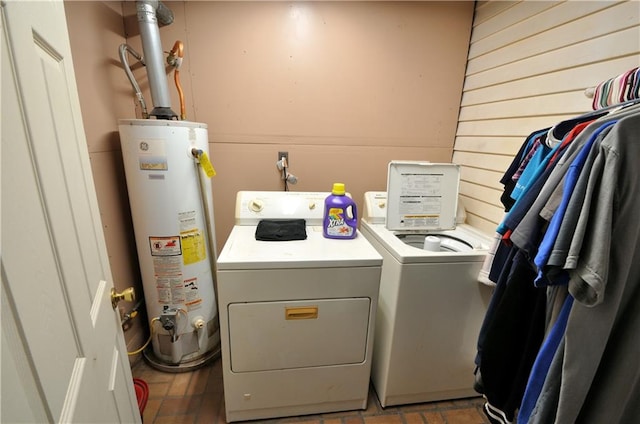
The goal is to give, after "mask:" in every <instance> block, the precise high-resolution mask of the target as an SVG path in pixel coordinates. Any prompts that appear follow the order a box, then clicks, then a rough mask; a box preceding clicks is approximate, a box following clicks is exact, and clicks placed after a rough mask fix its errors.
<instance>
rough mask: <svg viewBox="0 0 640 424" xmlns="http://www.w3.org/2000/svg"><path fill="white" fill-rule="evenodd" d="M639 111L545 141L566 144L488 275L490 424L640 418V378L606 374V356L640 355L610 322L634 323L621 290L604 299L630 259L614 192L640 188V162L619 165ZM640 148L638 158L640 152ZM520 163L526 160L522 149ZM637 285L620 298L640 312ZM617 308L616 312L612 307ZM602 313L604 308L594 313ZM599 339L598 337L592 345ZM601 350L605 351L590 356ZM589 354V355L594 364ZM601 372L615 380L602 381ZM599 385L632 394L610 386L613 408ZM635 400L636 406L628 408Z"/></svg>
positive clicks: (508, 221)
mask: <svg viewBox="0 0 640 424" xmlns="http://www.w3.org/2000/svg"><path fill="white" fill-rule="evenodd" d="M639 110H640V108H639V107H637V106H633V105H632V103H629V104H628V105H625V106H624V108H623V109H622V110H621V111H617V112H615V113H609V112H612V111H613V108H607V110H606V111H605V110H603V112H604V113H600V114H593V115H591V116H588V115H589V114H586V115H583V116H580V117H577V118H575V119H574V120H570V121H573V122H570V121H563V122H562V123H560V124H562V125H560V124H559V125H557V126H556V127H553V128H551V129H550V130H548V131H547V130H542V131H543V132H544V131H547V132H546V139H548V140H551V141H553V140H554V137H553V134H554V130H556V133H560V134H562V135H561V137H556V138H555V141H554V142H553V144H554V146H553V147H552V148H551V150H550V151H547V152H546V154H545V155H544V159H543V160H542V161H540V162H538V163H537V164H536V165H535V167H536V168H535V172H533V173H532V175H533V178H532V179H531V180H530V181H529V182H527V183H526V187H525V189H524V190H523V191H522V193H521V194H520V195H519V196H517V198H516V200H515V202H514V204H513V205H512V206H511V208H510V209H509V211H508V213H507V215H506V216H505V219H504V221H503V222H502V223H501V224H500V226H499V228H498V231H499V233H501V234H503V238H504V240H503V242H502V243H500V244H499V245H498V246H497V249H496V253H495V256H494V258H493V263H492V264H491V270H490V272H489V279H490V280H491V281H494V282H496V289H495V292H494V295H493V297H492V299H491V302H490V305H489V308H488V311H487V314H486V316H485V320H484V322H483V324H482V328H481V331H480V334H479V337H478V355H477V357H476V365H477V370H476V390H477V391H478V392H479V393H482V394H483V395H484V396H485V398H486V399H487V402H486V404H485V413H486V415H487V416H488V417H489V419H490V420H491V421H492V422H496V423H510V422H512V421H513V420H514V418H515V417H516V413H517V414H518V415H517V416H518V422H519V423H521V422H531V423H536V422H538V423H549V422H557V423H570V422H571V423H573V422H585V423H589V422H600V421H599V420H600V418H603V417H604V415H605V412H603V409H604V411H609V409H610V408H612V407H614V403H616V402H617V405H618V408H617V411H616V412H615V414H614V415H616V416H619V417H621V419H622V418H625V417H631V416H633V414H634V413H638V416H640V406H636V405H640V397H639V396H640V380H639V378H640V377H639V375H640V368H638V369H636V370H634V371H633V372H631V373H626V374H625V373H624V372H621V371H620V369H622V367H624V365H620V364H618V366H617V367H616V366H615V365H613V364H611V363H609V362H607V363H606V364H604V363H603V361H604V358H607V359H609V356H608V355H609V353H610V355H612V357H611V359H612V360H613V359H614V356H618V355H620V356H623V357H625V358H627V356H628V355H630V354H631V352H634V350H633V349H635V348H640V342H639V343H636V345H633V344H632V343H627V342H625V341H624V340H623V339H622V338H618V337H614V336H615V335H616V334H617V331H622V332H626V331H627V330H626V329H625V327H624V326H621V325H620V324H619V322H620V321H616V322H617V323H618V325H614V322H613V321H612V320H611V319H612V318H613V319H614V320H615V318H616V317H618V318H620V316H619V314H620V313H624V314H630V313H632V311H631V310H629V309H627V306H628V303H625V301H623V300H621V298H620V296H616V295H615V293H616V289H606V287H607V286H608V281H611V279H612V276H613V277H615V278H614V280H618V279H620V278H621V277H622V275H619V274H618V272H617V271H618V270H617V269H616V272H615V273H611V272H610V267H609V264H610V263H613V262H615V263H616V265H618V262H617V261H620V260H622V258H619V257H618V256H617V255H618V254H620V255H622V254H623V252H624V251H623V250H621V249H620V248H619V246H618V245H617V244H616V246H615V248H614V247H613V246H612V243H611V237H612V234H614V233H615V231H614V228H617V227H616V226H615V225H614V221H613V217H614V216H615V217H616V223H617V225H624V224H620V222H619V221H618V220H617V217H618V215H617V214H616V213H615V212H613V210H614V209H616V210H617V207H615V208H614V204H615V205H617V203H618V202H620V201H621V200H620V198H619V197H618V196H619V195H620V194H621V193H620V192H619V191H618V190H617V188H618V186H620V188H623V187H627V186H629V187H630V186H632V184H627V185H624V184H620V183H619V181H617V180H616V179H614V178H613V175H612V174H615V175H616V178H621V179H625V180H628V179H630V178H632V179H638V178H640V175H635V177H636V178H634V173H633V171H632V169H634V168H633V167H632V166H631V163H633V162H634V160H635V163H636V164H637V163H638V158H640V150H638V151H637V152H631V154H632V155H635V156H633V160H628V162H629V163H628V164H627V163H626V162H625V161H622V160H620V159H619V158H618V156H619V154H620V153H621V152H623V151H625V150H633V149H630V148H629V147H628V146H626V144H633V143H632V142H631V141H630V140H631V139H632V138H633V136H632V134H634V131H635V134H638V133H640V118H639V116H640V112H639ZM557 128H562V131H557ZM533 134H538V135H539V133H532V136H530V138H533ZM636 139H637V135H636ZM613 140H626V141H616V142H614V141H613ZM530 141H531V140H527V143H528V144H530ZM636 144H637V145H638V146H639V147H638V149H640V143H637V142H636ZM521 153H523V154H522V155H519V156H520V157H524V156H525V155H524V149H522V148H521ZM614 158H615V159H614ZM620 163H625V165H626V166H628V167H629V168H625V172H627V175H626V176H625V174H624V173H622V172H618V171H616V170H615V169H616V166H618V168H621V166H620V165H619V164H620ZM512 165H513V164H512ZM510 168H514V169H515V166H512V167H510ZM635 169H639V168H638V167H637V165H636V167H635ZM636 172H640V169H639V171H636ZM505 187H506V185H505ZM637 187H638V191H637V192H635V193H628V195H630V196H631V197H632V198H634V199H636V198H637V199H640V183H638V184H637ZM634 188H635V186H634ZM612 191H614V192H616V194H615V195H614V194H612V193H610V192H612ZM607 196H609V198H607ZM614 199H615V201H614ZM628 203H632V201H630V200H629V201H628ZM637 203H638V204H637V205H636V207H637V209H636V210H640V200H638V201H637ZM607 208H609V209H607ZM607 211H608V212H607ZM629 217H630V216H629ZM638 221H640V220H638ZM632 226H633V225H632ZM637 227H638V231H637V232H636V233H635V234H634V235H633V237H629V245H628V246H627V248H630V249H632V250H630V252H632V254H633V255H635V252H636V250H640V249H636V247H638V248H640V224H638V225H637ZM634 228H635V227H634ZM607 231H608V232H609V233H608V236H607V235H606V234H605V233H607ZM619 231H623V230H622V229H619ZM595 234H598V235H597V236H596V235H595ZM626 235H627V236H628V234H626ZM600 239H602V241H604V243H600V242H599V240H600ZM633 243H638V244H639V246H636V245H635V244H633ZM631 245H633V246H631ZM597 246H600V247H602V249H598V248H597ZM585 254H586V256H585ZM614 254H615V255H614ZM627 256H629V255H627ZM637 256H638V257H637V258H636V260H635V261H634V262H631V263H628V264H629V265H630V266H632V267H638V268H639V269H638V270H635V269H634V273H633V274H630V275H632V276H634V277H635V276H640V265H636V264H638V263H639V262H640V253H638V255H637ZM625 263H627V262H625ZM627 268H628V267H627ZM636 271H637V272H636ZM632 278H633V277H631V278H629V279H627V280H625V282H624V284H622V285H623V286H625V287H627V286H628V288H627V289H621V290H622V292H624V291H625V290H628V291H629V294H633V293H635V295H636V300H637V299H638V298H640V297H637V296H638V295H640V287H636V286H640V277H637V278H635V280H638V281H639V282H638V283H632V281H631V279H632ZM635 280H634V281H635ZM547 286H549V287H547ZM616 287H617V288H618V289H619V288H620V286H618V285H616ZM605 289H606V290H605ZM636 290H637V292H635V291H636ZM605 292H606V293H607V295H606V296H605ZM609 292H612V293H614V294H613V295H612V297H613V300H609V299H608V298H609V296H610V294H609ZM632 292H633V293H632ZM625 299H626V298H625ZM609 302H612V303H613V304H615V305H618V306H609V307H604V306H603V305H604V304H605V303H606V304H607V305H609V304H610V303H609ZM623 304H624V305H625V306H624V308H620V306H621V305H623ZM594 305H597V306H598V307H597V308H592V306H594ZM609 308H610V309H611V310H612V311H611V312H609V316H608V318H606V319H605V317H604V316H603V314H605V312H604V311H605V310H606V309H609ZM596 310H598V311H599V312H598V313H595V311H596ZM587 315H588V316H589V319H588V320H586V319H585V316H587ZM635 315H636V316H635V317H634V318H633V320H632V322H633V325H631V327H632V328H633V329H634V330H636V331H637V330H640V314H639V313H635ZM577 316H579V317H580V318H575V317H577ZM636 321H637V325H638V326H636ZM587 322H590V323H592V325H591V326H587V327H591V330H587V329H585V326H584V324H585V323H587ZM604 323H608V324H604ZM607 325H608V327H607ZM591 332H594V336H593V337H592V339H588V337H589V334H590V333H591ZM636 334H637V333H636ZM611 337H613V338H611ZM635 339H638V340H640V338H638V337H637V336H636V337H635ZM595 340H597V343H598V344H599V346H600V349H592V347H594V346H591V344H592V343H593V342H594V341H595ZM614 340H615V341H614ZM585 346H589V347H587V351H588V352H587V353H585V351H584V350H585ZM604 346H607V347H606V348H605V347H604ZM636 352H637V350H636ZM580 354H582V357H580ZM628 360H629V361H631V359H630V358H629V359H628ZM631 363H634V364H636V363H637V360H635V361H632V362H631ZM584 368H587V369H588V371H587V372H584ZM604 369H606V370H607V374H604V373H603V371H600V370H604ZM609 372H612V373H613V374H611V375H610V374H608V373H609ZM625 378H626V380H625ZM600 380H602V381H607V382H614V381H619V382H620V383H622V386H621V387H624V388H625V390H626V392H624V393H622V392H620V391H619V390H618V391H616V390H614V389H612V388H609V387H608V386H607V390H605V391H608V392H610V393H611V396H607V395H604V394H603V393H601V390H600V389H601V388H600V387H598V388H594V387H595V386H594V384H595V382H596V381H600ZM637 387H638V388H637ZM627 392H630V393H632V396H634V397H631V398H629V397H628V396H625V393H627ZM575 393H578V396H576V395H575ZM587 400H589V405H587ZM593 402H596V403H595V404H594V403H593ZM598 403H599V405H600V406H597V405H598ZM609 412H611V411H609ZM621 422H624V421H621Z"/></svg>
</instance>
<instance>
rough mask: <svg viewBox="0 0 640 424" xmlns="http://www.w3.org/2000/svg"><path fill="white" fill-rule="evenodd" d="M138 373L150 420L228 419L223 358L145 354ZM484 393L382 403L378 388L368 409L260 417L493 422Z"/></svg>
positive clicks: (331, 422) (198, 423)
mask: <svg viewBox="0 0 640 424" xmlns="http://www.w3.org/2000/svg"><path fill="white" fill-rule="evenodd" d="M132 372H133V376H134V377H137V378H141V379H143V380H144V381H146V382H147V384H148V385H149V400H148V401H147V406H146V408H145V410H144V414H143V423H144V424H223V423H226V420H225V411H224V395H223V386H222V364H221V360H220V358H218V359H216V360H215V361H213V362H212V363H211V364H209V365H206V366H204V367H202V368H200V369H197V370H195V371H190V372H183V373H166V372H161V371H157V370H155V369H154V368H152V367H151V366H149V365H148V364H147V363H146V362H145V361H144V360H142V359H140V360H138V361H137V362H136V364H135V365H134V366H133V368H132ZM482 404H483V400H482V398H480V397H478V398H470V399H461V400H454V401H443V402H428V403H421V404H412V405H406V406H393V407H388V408H382V407H381V406H380V402H379V401H378V398H377V397H376V394H375V391H374V390H373V388H371V389H370V392H369V401H368V405H367V409H365V410H362V411H345V412H336V413H331V414H319V415H308V416H301V417H287V418H277V419H270V420H256V421H251V423H265V424H489V421H488V420H487V418H486V417H485V416H484V414H483V413H482Z"/></svg>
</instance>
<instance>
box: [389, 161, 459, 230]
mask: <svg viewBox="0 0 640 424" xmlns="http://www.w3.org/2000/svg"><path fill="white" fill-rule="evenodd" d="M459 184H460V167H459V166H458V165H456V164H452V163H430V162H409V161H392V162H390V163H389V169H388V174H387V219H386V222H387V228H388V229H389V230H392V231H397V230H407V229H411V230H424V231H434V230H450V229H454V228H455V227H456V210H457V207H458V186H459Z"/></svg>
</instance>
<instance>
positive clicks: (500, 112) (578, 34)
mask: <svg viewBox="0 0 640 424" xmlns="http://www.w3.org/2000/svg"><path fill="white" fill-rule="evenodd" d="M637 66H640V2H639V1H637V0H632V1H623V2H612V1H606V2H601V1H563V2H558V1H553V2H552V1H479V2H477V4H476V9H475V16H474V23H473V30H472V35H471V42H470V45H469V56H468V61H467V70H466V76H465V83H464V89H463V97H462V102H461V106H460V116H459V122H458V128H457V131H456V139H455V145H454V154H453V162H454V163H458V164H460V165H462V182H461V186H460V193H461V198H462V202H463V203H464V205H465V207H466V209H467V221H468V223H470V224H472V225H474V226H476V227H478V228H480V229H482V230H483V231H485V232H487V233H488V234H493V232H494V230H495V227H496V226H497V224H498V223H499V222H500V221H501V219H502V217H503V215H504V210H503V207H502V205H501V203H500V195H501V193H502V188H503V187H502V185H501V184H500V182H499V180H500V178H501V177H502V174H503V173H504V171H505V170H506V168H507V166H508V165H509V164H510V163H511V161H512V158H513V156H514V155H515V154H516V153H517V151H518V149H519V147H520V145H521V144H522V142H523V141H524V139H525V137H526V136H527V135H529V134H530V133H532V132H533V131H535V130H537V129H541V128H546V127H549V126H551V125H553V124H555V123H557V122H559V121H561V120H563V119H566V118H569V117H572V116H575V115H579V114H581V113H584V112H587V111H589V110H591V99H590V98H587V97H586V96H585V89H587V88H589V87H595V86H596V85H597V84H598V83H600V82H601V81H604V80H607V79H609V78H613V77H615V76H617V75H619V74H621V73H623V72H625V71H627V70H629V69H632V68H634V67H637Z"/></svg>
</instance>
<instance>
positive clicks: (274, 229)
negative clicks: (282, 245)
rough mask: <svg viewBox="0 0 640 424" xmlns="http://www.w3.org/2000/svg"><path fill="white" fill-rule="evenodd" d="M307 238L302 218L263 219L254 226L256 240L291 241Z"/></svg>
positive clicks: (305, 225)
mask: <svg viewBox="0 0 640 424" xmlns="http://www.w3.org/2000/svg"><path fill="white" fill-rule="evenodd" d="M306 238H307V223H306V221H305V220H304V219H263V220H261V221H260V222H258V227H257V228H256V240H261V241H291V240H305V239H306Z"/></svg>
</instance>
